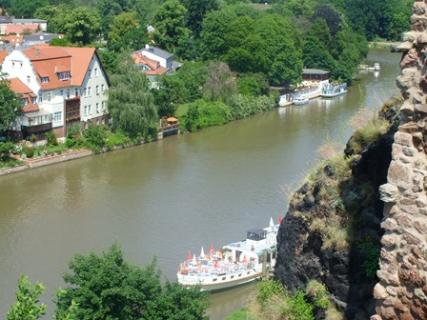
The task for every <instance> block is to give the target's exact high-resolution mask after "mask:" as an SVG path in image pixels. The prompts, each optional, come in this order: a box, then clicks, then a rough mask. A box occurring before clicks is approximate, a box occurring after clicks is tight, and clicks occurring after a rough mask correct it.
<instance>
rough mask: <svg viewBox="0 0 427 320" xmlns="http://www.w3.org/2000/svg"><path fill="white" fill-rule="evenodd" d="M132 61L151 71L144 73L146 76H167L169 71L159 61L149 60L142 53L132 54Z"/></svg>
mask: <svg viewBox="0 0 427 320" xmlns="http://www.w3.org/2000/svg"><path fill="white" fill-rule="evenodd" d="M132 59H133V61H134V62H135V64H139V65H145V66H147V67H148V68H149V69H150V70H146V71H144V74H146V75H163V74H166V73H167V71H168V69H166V68H164V67H162V66H160V63H159V62H158V61H156V60H153V59H150V58H148V57H147V56H145V55H143V54H142V53H141V52H134V53H133V54H132Z"/></svg>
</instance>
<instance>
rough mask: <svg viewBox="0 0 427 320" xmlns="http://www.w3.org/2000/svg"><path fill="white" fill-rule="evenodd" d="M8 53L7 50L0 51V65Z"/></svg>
mask: <svg viewBox="0 0 427 320" xmlns="http://www.w3.org/2000/svg"><path fill="white" fill-rule="evenodd" d="M8 55H9V52H8V51H7V50H1V51H0V65H1V64H3V61H4V59H5V58H6V57H7V56H8Z"/></svg>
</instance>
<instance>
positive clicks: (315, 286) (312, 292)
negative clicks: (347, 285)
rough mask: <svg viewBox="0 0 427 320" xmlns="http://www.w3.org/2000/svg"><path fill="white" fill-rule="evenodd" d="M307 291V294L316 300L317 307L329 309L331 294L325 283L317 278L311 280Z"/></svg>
mask: <svg viewBox="0 0 427 320" xmlns="http://www.w3.org/2000/svg"><path fill="white" fill-rule="evenodd" d="M305 291H306V294H307V296H309V297H310V298H311V299H312V301H313V302H314V306H315V307H317V308H320V309H327V308H328V307H329V304H330V302H329V294H328V290H326V287H325V285H324V284H323V283H320V282H319V281H316V280H310V281H309V282H308V284H307V288H306V289H305Z"/></svg>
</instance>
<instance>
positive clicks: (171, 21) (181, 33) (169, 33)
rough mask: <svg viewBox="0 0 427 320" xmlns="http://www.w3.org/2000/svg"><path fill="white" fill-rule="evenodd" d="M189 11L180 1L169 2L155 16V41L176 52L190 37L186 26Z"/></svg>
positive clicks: (168, 0) (171, 0)
mask: <svg viewBox="0 0 427 320" xmlns="http://www.w3.org/2000/svg"><path fill="white" fill-rule="evenodd" d="M186 14H187V9H186V8H185V7H184V6H183V5H182V4H181V3H180V2H179V1H178V0H167V1H166V2H165V3H164V4H163V5H161V6H160V8H159V10H158V11H157V13H156V15H155V16H154V20H153V25H154V27H155V28H156V31H155V32H154V40H155V41H156V43H157V44H158V45H159V46H161V47H162V48H164V49H166V50H169V51H172V52H174V51H175V48H176V47H177V46H178V45H179V43H180V41H182V40H183V39H187V38H188V37H190V30H189V29H187V27H186V26H185V16H186Z"/></svg>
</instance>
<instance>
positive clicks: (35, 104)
mask: <svg viewBox="0 0 427 320" xmlns="http://www.w3.org/2000/svg"><path fill="white" fill-rule="evenodd" d="M1 58H2V52H1V51H0V59H1ZM2 71H3V72H4V73H6V75H7V78H8V79H10V87H11V89H12V90H13V91H15V92H16V93H18V94H20V95H21V97H22V99H23V104H24V115H23V117H22V119H20V124H21V128H22V133H23V135H24V137H27V136H30V135H33V134H34V135H36V136H40V138H42V137H43V134H44V133H45V132H47V131H53V132H54V133H55V134H56V136H57V137H59V138H62V137H65V136H66V134H67V129H68V128H69V127H70V126H72V125H74V124H82V125H84V126H87V125H88V124H89V123H94V124H100V123H105V121H106V120H107V114H108V112H107V100H108V95H107V90H108V87H109V81H108V78H107V75H106V73H105V71H104V68H103V66H102V64H101V61H100V59H99V57H98V54H97V52H96V50H95V49H94V48H69V47H53V46H49V45H46V44H42V45H36V46H31V47H29V48H26V49H23V50H20V49H15V50H14V51H12V52H11V53H10V54H8V55H6V57H4V58H3V63H2Z"/></svg>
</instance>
